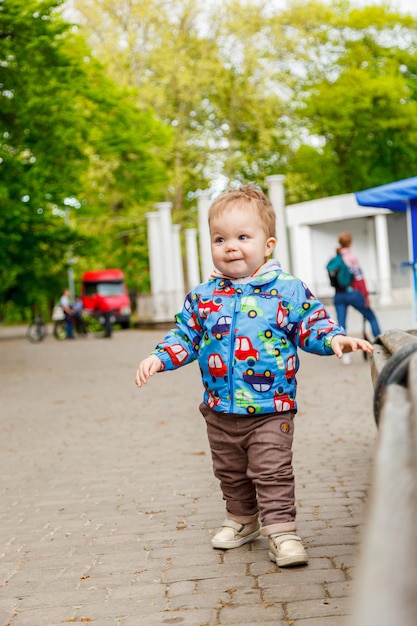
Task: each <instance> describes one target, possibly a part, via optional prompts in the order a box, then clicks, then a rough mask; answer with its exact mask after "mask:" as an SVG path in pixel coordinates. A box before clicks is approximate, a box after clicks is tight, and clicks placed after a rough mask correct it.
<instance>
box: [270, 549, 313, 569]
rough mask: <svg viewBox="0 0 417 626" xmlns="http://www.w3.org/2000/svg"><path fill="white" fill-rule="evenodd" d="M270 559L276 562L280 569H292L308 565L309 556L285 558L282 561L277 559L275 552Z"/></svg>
mask: <svg viewBox="0 0 417 626" xmlns="http://www.w3.org/2000/svg"><path fill="white" fill-rule="evenodd" d="M269 558H270V559H271V561H274V563H276V564H277V565H278V567H291V566H293V565H305V564H306V563H308V555H307V554H298V555H296V556H285V557H282V558H281V559H279V558H277V557H276V556H275V554H274V553H273V552H270V553H269Z"/></svg>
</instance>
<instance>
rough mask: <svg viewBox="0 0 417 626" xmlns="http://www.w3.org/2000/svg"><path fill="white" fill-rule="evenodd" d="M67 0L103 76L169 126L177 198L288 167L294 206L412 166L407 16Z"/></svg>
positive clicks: (241, 3)
mask: <svg viewBox="0 0 417 626" xmlns="http://www.w3.org/2000/svg"><path fill="white" fill-rule="evenodd" d="M74 4H75V6H76V8H77V10H78V15H79V20H80V22H82V24H83V28H84V30H85V32H86V33H88V34H89V36H90V41H91V45H92V46H93V48H94V50H95V51H96V53H97V55H98V56H99V57H100V58H103V59H105V60H106V62H107V63H108V68H109V71H110V73H111V74H112V75H113V76H118V79H119V80H122V81H124V82H125V83H126V84H129V85H134V86H136V87H138V89H139V98H140V103H141V104H143V103H146V105H147V106H151V107H152V108H155V110H156V111H157V112H158V115H159V116H160V117H161V119H163V120H165V122H166V124H167V125H172V126H174V127H175V128H176V131H177V132H176V136H175V143H174V145H173V151H172V162H171V164H170V165H171V168H172V172H173V179H172V187H171V188H170V190H169V194H170V197H169V199H172V200H173V201H174V205H175V206H176V207H181V206H182V203H183V201H184V198H187V197H191V199H192V198H193V193H192V191H193V190H195V189H197V188H198V187H201V186H205V187H207V186H209V185H210V183H211V181H212V180H213V179H215V178H216V177H219V176H224V177H225V178H226V179H227V180H228V181H229V182H230V181H234V180H236V181H242V180H253V179H256V180H258V181H259V182H261V181H262V179H263V178H264V177H265V176H266V175H268V174H271V173H276V172H280V173H284V174H286V175H287V181H286V186H287V194H288V199H289V200H290V201H292V202H295V201H300V200H306V199H310V198H314V197H318V196H320V195H329V194H332V193H342V192H347V191H352V190H355V189H359V188H361V187H362V188H364V187H367V186H372V185H375V184H379V183H384V182H388V181H389V180H394V179H396V178H401V177H404V176H408V175H410V172H409V164H410V162H412V161H413V160H415V156H416V153H415V147H414V146H415V145H416V142H415V125H416V121H415V120H416V116H415V89H416V88H415V73H414V69H415V63H416V48H415V41H416V38H415V26H416V24H415V20H413V19H412V18H411V17H410V16H405V15H402V14H400V13H398V12H396V11H392V10H390V9H389V7H388V6H383V7H378V6H370V7H363V8H356V7H354V6H353V5H351V4H350V3H349V2H348V1H345V0H344V1H335V2H332V3H327V2H319V1H317V0H309V1H308V2H304V1H300V0H293V1H292V2H291V1H290V2H289V3H288V5H287V7H285V8H284V9H274V7H273V6H270V5H268V4H267V3H264V2H259V1H257V0H251V1H249V2H248V1H246V0H226V2H222V3H219V2H210V3H205V4H202V3H200V2H198V0H182V1H180V2H175V3H172V2H171V1H170V0H163V1H162V2H158V3H156V2H155V1H154V0H144V1H143V2H141V3H132V2H129V1H128V0H122V1H121V2H119V3H117V5H115V4H114V3H112V2H111V1H110V0H82V1H81V0H74ZM115 50H116V53H115V52H114V51H115ZM185 219H186V217H185Z"/></svg>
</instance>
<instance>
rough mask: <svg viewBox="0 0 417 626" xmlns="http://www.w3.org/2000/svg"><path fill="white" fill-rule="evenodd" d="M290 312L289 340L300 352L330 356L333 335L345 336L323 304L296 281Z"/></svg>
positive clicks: (302, 284) (303, 285)
mask: <svg viewBox="0 0 417 626" xmlns="http://www.w3.org/2000/svg"><path fill="white" fill-rule="evenodd" d="M291 299H292V301H293V307H292V309H291V311H290V316H289V321H290V331H289V336H290V339H291V340H292V341H293V342H294V343H295V344H296V345H297V346H298V347H299V348H301V349H302V350H305V351H306V352H312V353H314V354H319V355H324V356H325V355H331V354H333V350H332V348H331V346H330V344H331V340H332V338H333V337H334V336H335V335H345V334H346V333H345V331H344V329H343V328H342V327H341V326H339V325H338V324H336V322H335V321H334V320H333V319H332V318H331V317H330V314H329V312H328V310H327V309H326V307H325V306H324V304H323V303H322V302H320V300H317V298H315V296H313V294H312V293H311V291H310V290H309V289H308V287H307V286H306V285H305V284H304V283H302V282H301V281H297V283H296V284H295V288H294V291H293V295H292V298H291Z"/></svg>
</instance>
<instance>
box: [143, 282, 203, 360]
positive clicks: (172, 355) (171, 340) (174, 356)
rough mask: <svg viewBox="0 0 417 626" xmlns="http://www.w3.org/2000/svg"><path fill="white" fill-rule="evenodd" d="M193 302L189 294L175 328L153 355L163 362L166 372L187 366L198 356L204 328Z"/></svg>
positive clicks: (176, 318)
mask: <svg viewBox="0 0 417 626" xmlns="http://www.w3.org/2000/svg"><path fill="white" fill-rule="evenodd" d="M192 301H193V299H192V296H191V294H188V295H187V297H186V299H185V302H184V306H183V308H182V309H181V311H179V313H177V314H176V316H175V326H174V327H173V328H171V330H170V331H169V332H168V333H167V335H166V336H165V338H164V339H163V340H162V341H161V342H160V343H158V345H157V346H156V347H155V349H154V350H153V351H152V353H151V354H156V356H157V357H158V358H159V359H160V360H161V361H162V364H163V366H164V367H163V369H164V370H173V369H176V368H178V367H182V366H183V365H187V364H188V363H191V362H192V361H195V359H196V358H197V356H198V348H199V345H200V341H201V337H202V327H201V324H200V321H199V319H198V316H197V313H196V312H195V311H194V310H193V308H192V306H191V303H192Z"/></svg>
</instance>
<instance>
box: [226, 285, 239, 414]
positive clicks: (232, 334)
mask: <svg viewBox="0 0 417 626" xmlns="http://www.w3.org/2000/svg"><path fill="white" fill-rule="evenodd" d="M242 295H243V291H241V292H238V293H237V294H236V298H235V303H234V309H233V318H232V324H231V326H230V347H229V367H228V371H229V381H228V382H229V393H230V411H229V413H235V410H234V409H235V385H234V372H233V370H234V355H235V342H236V337H235V327H236V317H237V314H238V313H239V312H240V299H241V297H242Z"/></svg>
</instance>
